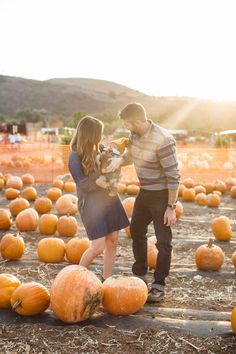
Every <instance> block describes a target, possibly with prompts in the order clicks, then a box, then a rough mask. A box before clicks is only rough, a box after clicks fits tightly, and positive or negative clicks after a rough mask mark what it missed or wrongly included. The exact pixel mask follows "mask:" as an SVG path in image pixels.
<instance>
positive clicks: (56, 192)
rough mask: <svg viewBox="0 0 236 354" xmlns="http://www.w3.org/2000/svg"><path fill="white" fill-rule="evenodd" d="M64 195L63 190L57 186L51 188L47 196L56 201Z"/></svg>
mask: <svg viewBox="0 0 236 354" xmlns="http://www.w3.org/2000/svg"><path fill="white" fill-rule="evenodd" d="M61 195H62V190H61V189H60V188H57V187H52V188H49V190H48V191H47V197H48V198H49V199H51V201H52V202H55V201H56V200H57V199H58V198H60V196H61Z"/></svg>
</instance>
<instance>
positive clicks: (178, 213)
mask: <svg viewBox="0 0 236 354" xmlns="http://www.w3.org/2000/svg"><path fill="white" fill-rule="evenodd" d="M183 212H184V207H183V204H182V203H181V202H180V201H178V202H177V203H176V208H175V214H176V218H177V219H179V218H180V217H181V215H182V214H183Z"/></svg>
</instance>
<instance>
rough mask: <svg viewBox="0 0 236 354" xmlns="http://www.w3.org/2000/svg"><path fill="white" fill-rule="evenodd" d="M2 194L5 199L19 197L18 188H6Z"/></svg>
mask: <svg viewBox="0 0 236 354" xmlns="http://www.w3.org/2000/svg"><path fill="white" fill-rule="evenodd" d="M4 195H5V198H6V199H16V198H17V197H19V195H20V191H19V189H15V188H7V189H6V190H5V194H4Z"/></svg>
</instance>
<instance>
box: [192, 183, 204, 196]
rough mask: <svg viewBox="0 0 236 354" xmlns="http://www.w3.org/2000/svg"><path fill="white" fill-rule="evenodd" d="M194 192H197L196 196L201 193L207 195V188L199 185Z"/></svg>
mask: <svg viewBox="0 0 236 354" xmlns="http://www.w3.org/2000/svg"><path fill="white" fill-rule="evenodd" d="M194 190H195V194H196V195H197V194H199V193H205V194H206V188H205V187H203V186H202V185H201V184H200V185H197V186H195V187H194Z"/></svg>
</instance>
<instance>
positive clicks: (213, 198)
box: [206, 193, 220, 208]
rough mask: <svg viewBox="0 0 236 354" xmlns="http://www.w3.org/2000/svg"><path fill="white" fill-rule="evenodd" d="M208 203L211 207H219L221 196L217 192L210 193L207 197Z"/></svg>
mask: <svg viewBox="0 0 236 354" xmlns="http://www.w3.org/2000/svg"><path fill="white" fill-rule="evenodd" d="M206 205H207V206H208V207H209V208H217V207H218V206H219V205H220V196H219V195H218V194H215V193H210V194H208V195H207V198H206Z"/></svg>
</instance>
